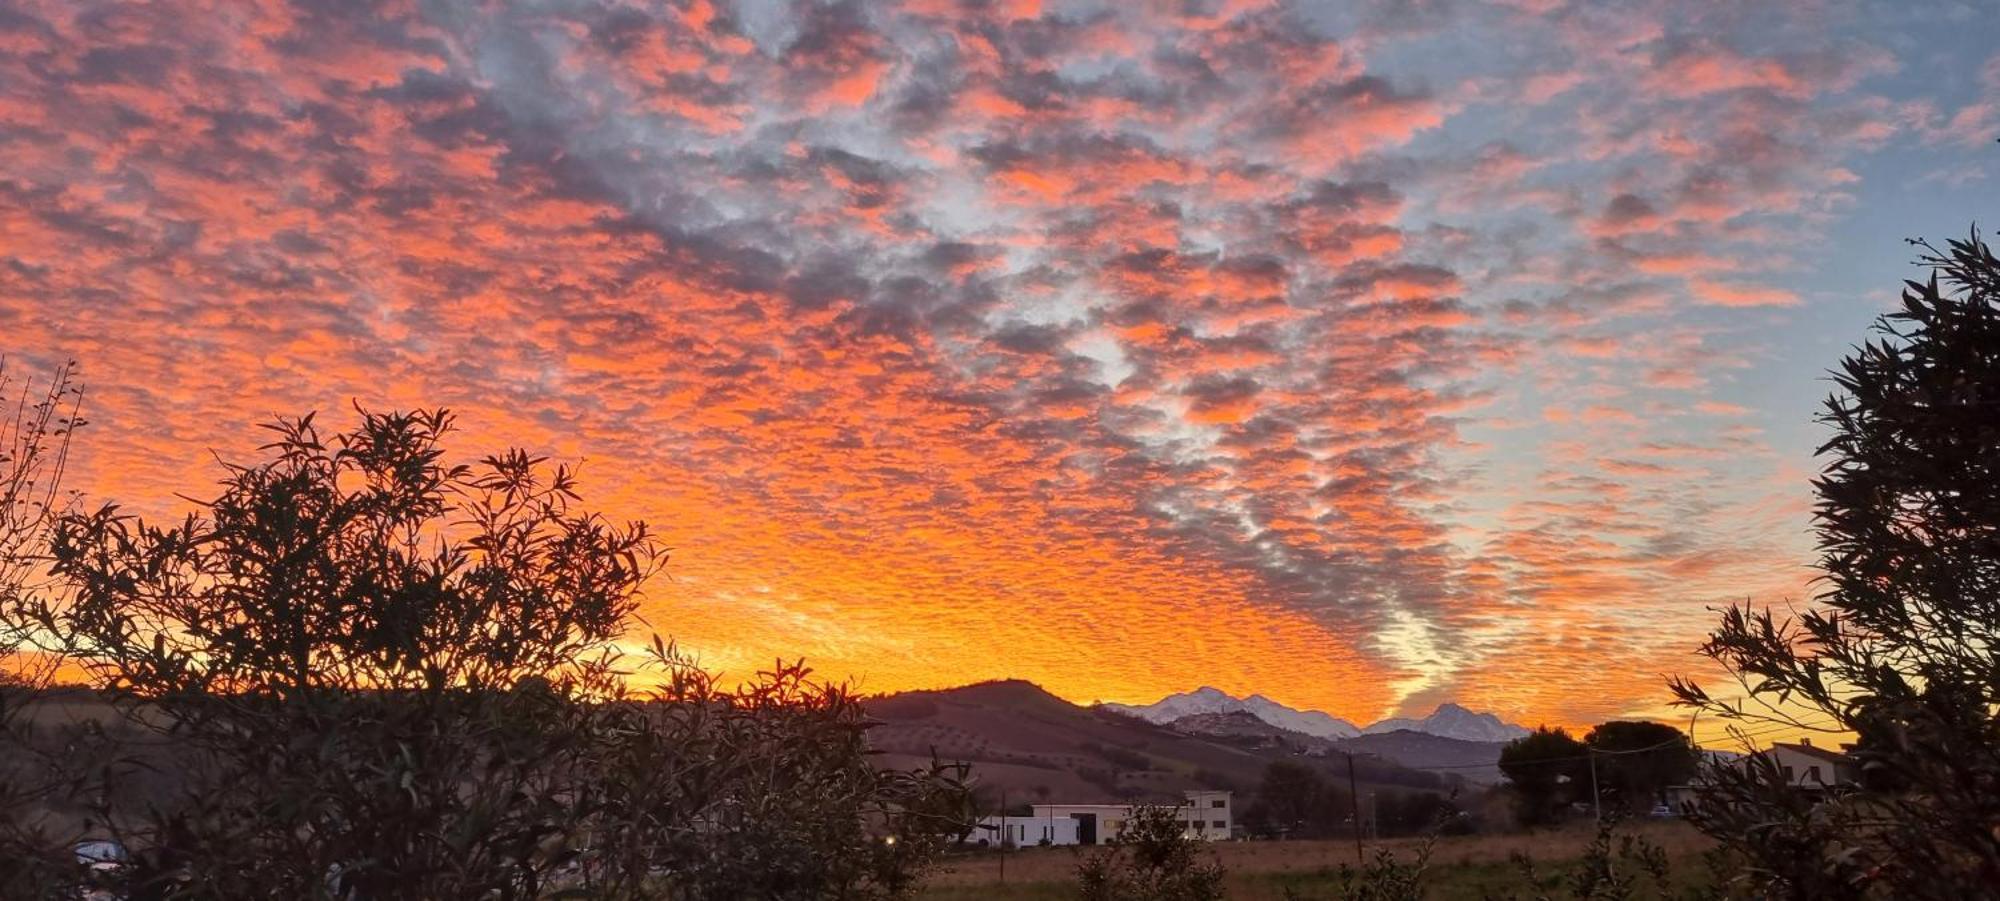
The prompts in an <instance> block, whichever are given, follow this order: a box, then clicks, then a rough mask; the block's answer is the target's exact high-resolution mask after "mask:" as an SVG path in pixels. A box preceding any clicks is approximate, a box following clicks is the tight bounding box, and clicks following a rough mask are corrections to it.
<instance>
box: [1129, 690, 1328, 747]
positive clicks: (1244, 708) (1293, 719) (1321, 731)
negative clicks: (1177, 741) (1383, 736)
mask: <svg viewBox="0 0 2000 901" xmlns="http://www.w3.org/2000/svg"><path fill="white" fill-rule="evenodd" d="M1100 706H1102V707H1103V708H1104V709H1106V710H1112V711H1116V712H1118V713H1123V714H1127V715H1129V716H1136V717H1138V718H1140V719H1143V720H1147V721H1149V722H1155V723H1171V722H1173V721H1174V720H1177V719H1180V718H1181V717H1184V716H1194V715H1196V714H1203V713H1238V712H1241V713H1248V714H1250V715H1252V716H1254V717H1256V718H1258V719H1260V720H1263V721H1264V722H1266V723H1270V724H1271V725H1273V726H1276V727H1278V728H1280V729H1289V730H1291V731H1293V732H1299V733H1303V734H1305V735H1312V736H1316V737H1319V738H1353V737H1354V736H1356V735H1360V734H1361V730H1360V728H1358V727H1356V726H1355V725H1354V724H1353V723H1350V722H1348V721H1346V720H1343V719H1340V718H1338V717H1334V716H1329V715H1327V714H1325V713H1321V712H1320V711H1317V710H1294V709H1292V708H1290V707H1286V706H1285V705H1283V704H1280V703H1278V702H1276V701H1273V700H1271V699H1270V698H1267V697H1264V696H1263V695H1251V696H1249V697H1247V698H1239V697H1236V696H1235V695H1232V694H1230V693H1228V692H1226V691H1222V690H1221V689H1217V688H1210V687H1207V686H1203V687H1201V688H1197V689H1195V690H1194V691H1189V692H1182V693H1180V694H1177V695H1168V696H1167V697H1164V698H1161V699H1160V700H1159V701H1157V702H1155V703H1152V704H1144V705H1136V706H1135V705H1129V704H1103V705H1100Z"/></svg>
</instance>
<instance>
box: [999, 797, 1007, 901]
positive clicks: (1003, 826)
mask: <svg viewBox="0 0 2000 901" xmlns="http://www.w3.org/2000/svg"><path fill="white" fill-rule="evenodd" d="M1000 884H1001V885H1006V884H1007V790H1006V789H1004V788H1003V789H1001V790H1000Z"/></svg>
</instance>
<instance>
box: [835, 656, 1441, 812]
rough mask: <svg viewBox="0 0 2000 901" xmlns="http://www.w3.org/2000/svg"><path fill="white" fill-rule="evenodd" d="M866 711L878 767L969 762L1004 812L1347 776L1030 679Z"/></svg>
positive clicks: (1267, 747) (1263, 735)
mask: <svg viewBox="0 0 2000 901" xmlns="http://www.w3.org/2000/svg"><path fill="white" fill-rule="evenodd" d="M866 707H867V709H868V712H869V714H870V715H871V716H872V717H874V718H875V719H876V720H878V721H879V724H878V725H877V726H876V727H875V728H873V729H871V730H870V732H869V743H870V744H871V746H872V747H873V748H874V749H875V750H876V751H877V752H878V753H879V754H880V755H881V760H882V762H883V764H884V765H885V766H896V767H907V766H918V765H922V764H925V763H928V762H929V760H930V759H931V755H932V753H933V751H935V753H936V754H937V755H938V756H939V757H940V758H942V759H945V760H962V761H966V762H969V763H971V764H972V766H973V773H974V775H975V778H976V779H977V780H978V782H979V784H980V785H981V786H982V791H983V792H985V793H987V794H988V795H989V797H997V796H998V795H999V794H1000V793H1001V792H1005V794H1006V797H1007V801H1008V803H1010V804H1013V803H1022V802H1035V801H1041V800H1050V801H1061V802H1070V803H1084V802H1110V801H1126V800H1131V801H1166V800H1174V799H1177V798H1178V797H1179V796H1180V794H1181V792H1183V791H1186V790H1188V789H1195V788H1221V789H1229V790H1232V791H1237V792H1243V793H1248V792H1250V791H1254V790H1255V789H1256V787H1257V785H1258V783H1259V782H1260V781H1261V780H1262V778H1263V773H1264V769H1265V768H1266V767H1267V766H1269V765H1270V764H1271V763H1272V762H1273V761H1277V760H1290V761H1296V762H1300V763H1303V764H1305V765H1307V766H1311V767H1314V768H1316V769H1320V770H1322V771H1323V772H1324V773H1325V774H1326V775H1327V777H1328V778H1330V779H1340V780H1345V779H1346V778H1347V770H1346V761H1345V759H1344V758H1341V757H1339V756H1337V755H1333V756H1314V755H1315V753H1318V754H1324V753H1325V751H1324V750H1323V749H1322V750H1319V751H1317V752H1316V751H1314V750H1312V749H1311V748H1309V747H1306V746H1302V745H1300V744H1297V743H1295V742H1292V743H1288V742H1289V740H1286V741H1277V742H1274V739H1282V738H1283V737H1284V736H1283V734H1281V733H1283V730H1274V731H1268V732H1257V733H1252V734H1228V733H1227V731H1226V730H1224V731H1222V732H1220V733H1218V734H1213V735H1191V734H1187V733H1185V732H1183V731H1179V730H1176V729H1174V728H1171V727H1169V726H1166V725H1161V724H1158V723H1151V722H1147V721H1145V720H1142V719H1139V718H1136V717H1131V716H1126V715H1124V714H1121V713H1118V712H1115V711H1112V710H1107V709H1104V708H1102V707H1096V708H1092V707H1080V706H1078V705H1075V704H1071V703H1069V702H1068V701H1064V700H1063V699H1061V698H1058V697H1056V696H1054V695H1052V694H1049V693H1048V692H1046V691H1043V690H1042V689H1041V688H1040V687H1038V686H1036V685H1034V684H1032V683H1029V682H1022V681H1001V682H983V683H979V684H976V685H967V686H964V687H961V688H953V689H945V690H938V691H912V692H904V693H901V694H894V695H884V696H879V697H875V698H871V699H869V700H868V701H867V702H866ZM1290 734H1296V733H1290ZM1300 738H1301V739H1305V740H1306V741H1310V742H1315V743H1323V742H1322V740H1319V739H1313V738H1311V737H1309V736H1300ZM1355 772H1356V776H1357V778H1358V779H1359V781H1360V782H1362V783H1364V784H1365V786H1366V787H1368V788H1395V789H1402V790H1412V789H1416V790H1432V791H1438V790H1444V789H1445V788H1446V786H1447V783H1448V780H1447V779H1446V778H1445V777H1442V776H1439V775H1437V774H1435V773H1426V772H1421V771H1418V770H1414V769H1410V768H1408V767H1404V766H1400V765H1398V764H1396V763H1392V762H1390V761H1387V760H1382V759H1379V758H1376V757H1360V758H1358V759H1357V760H1356V761H1355Z"/></svg>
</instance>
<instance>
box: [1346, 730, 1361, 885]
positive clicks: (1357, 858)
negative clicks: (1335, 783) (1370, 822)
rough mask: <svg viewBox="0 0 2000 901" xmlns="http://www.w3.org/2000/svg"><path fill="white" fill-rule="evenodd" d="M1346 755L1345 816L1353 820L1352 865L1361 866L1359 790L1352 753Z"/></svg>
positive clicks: (1348, 752) (1347, 752)
mask: <svg viewBox="0 0 2000 901" xmlns="http://www.w3.org/2000/svg"><path fill="white" fill-rule="evenodd" d="M1341 753H1343V754H1346V755H1347V815H1348V816H1350V817H1353V818H1354V865H1355V866H1357V867H1358V866H1361V865H1362V863H1361V790H1360V789H1359V788H1357V787H1356V786H1355V783H1354V752H1352V751H1343V752H1341Z"/></svg>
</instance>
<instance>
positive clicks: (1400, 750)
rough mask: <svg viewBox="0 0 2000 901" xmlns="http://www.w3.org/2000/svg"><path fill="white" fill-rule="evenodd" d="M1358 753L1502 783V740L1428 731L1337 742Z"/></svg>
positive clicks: (1504, 743)
mask: <svg viewBox="0 0 2000 901" xmlns="http://www.w3.org/2000/svg"><path fill="white" fill-rule="evenodd" d="M1333 746H1334V747H1336V748H1338V749H1340V750H1342V751H1347V752H1351V753H1354V754H1373V755H1375V756H1377V757H1381V758H1383V759H1385V760H1393V761H1395V762H1397V763H1399V764H1402V765H1403V766H1406V767H1409V768H1411V769H1417V770H1433V769H1434V770H1435V771H1436V772H1438V773H1439V774H1441V775H1456V776H1459V777H1460V778H1463V779H1465V780H1466V781H1467V782H1476V783H1480V784H1482V785H1493V784H1496V783H1498V782H1500V781H1501V778H1502V777H1501V775H1500V766H1499V764H1500V749H1501V748H1504V747H1506V746H1507V743H1506V742H1499V741H1464V740H1461V739H1456V738H1445V737H1444V736H1441V735H1430V734H1428V733H1424V732H1413V731H1410V730H1407V729H1405V730H1398V731H1394V732H1376V733H1370V734H1367V735H1361V736H1357V737H1355V738H1349V739H1344V740H1341V741H1336V742H1333Z"/></svg>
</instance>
